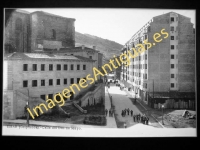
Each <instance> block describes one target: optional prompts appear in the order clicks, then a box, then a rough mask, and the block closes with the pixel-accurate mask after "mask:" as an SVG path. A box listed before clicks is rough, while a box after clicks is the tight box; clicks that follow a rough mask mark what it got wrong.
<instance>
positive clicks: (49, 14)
mask: <svg viewBox="0 0 200 150" xmlns="http://www.w3.org/2000/svg"><path fill="white" fill-rule="evenodd" d="M34 13H43V14H45V15H48V16H52V17H59V18H63V19H72V20H74V21H75V20H76V19H74V18H67V17H63V16H59V15H55V14H51V13H47V12H44V11H34V12H32V13H31V14H34Z"/></svg>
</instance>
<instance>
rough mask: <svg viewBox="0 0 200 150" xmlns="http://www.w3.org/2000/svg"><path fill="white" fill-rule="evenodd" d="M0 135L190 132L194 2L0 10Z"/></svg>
mask: <svg viewBox="0 0 200 150" xmlns="http://www.w3.org/2000/svg"><path fill="white" fill-rule="evenodd" d="M3 26H4V27H3V33H4V35H3V97H2V112H3V114H2V119H3V120H2V135H5V136H51V137H54V136H55V137H196V136H197V133H196V132H197V117H196V110H197V109H196V108H197V96H196V94H197V89H196V88H197V81H196V78H197V75H196V69H197V67H196V59H197V58H196V10H195V9H187V10H186V9H156V8H148V9H147V8H4V23H3Z"/></svg>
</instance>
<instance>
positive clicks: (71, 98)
mask: <svg viewBox="0 0 200 150" xmlns="http://www.w3.org/2000/svg"><path fill="white" fill-rule="evenodd" d="M70 94H71V96H70V100H73V99H74V93H73V92H70Z"/></svg>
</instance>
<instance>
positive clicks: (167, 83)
mask: <svg viewBox="0 0 200 150" xmlns="http://www.w3.org/2000/svg"><path fill="white" fill-rule="evenodd" d="M162 29H164V30H163V31H161V30H162ZM164 32H165V33H164ZM155 33H159V34H160V35H161V36H160V38H158V39H159V40H160V41H159V42H156V41H155V40H154V38H153V37H154V34H155ZM166 33H168V37H167V34H166ZM164 37H166V38H164ZM161 39H162V40H161ZM145 40H147V42H148V43H151V44H152V47H151V48H150V49H148V44H144V41H145ZM137 44H143V46H144V47H145V51H144V52H143V53H142V54H140V55H139V56H138V57H136V58H134V59H133V58H131V64H130V65H129V66H128V67H125V65H122V73H121V80H122V81H123V82H124V83H125V85H126V86H127V87H130V88H132V90H133V93H137V94H138V96H139V97H140V98H141V99H142V100H144V102H146V103H148V102H150V101H151V98H153V99H154V102H156V101H155V99H156V98H157V99H158V100H159V98H160V100H161V99H162V98H164V99H169V98H174V99H180V98H184V99H190V100H194V99H195V33H194V28H193V24H192V23H191V21H190V18H187V17H185V16H182V15H180V14H177V13H174V12H170V13H166V14H163V15H160V16H156V17H153V18H152V19H151V20H150V21H149V22H148V23H147V24H145V25H144V26H143V27H142V28H141V29H140V30H139V31H138V32H137V33H135V34H134V35H133V36H132V38H131V39H130V40H129V41H128V42H127V43H126V44H125V45H124V48H123V49H122V53H127V51H128V50H130V49H131V48H135V46H136V45H137ZM161 101H162V100H161ZM156 103H157V102H156Z"/></svg>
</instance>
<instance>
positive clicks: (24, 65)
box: [23, 64, 86, 71]
mask: <svg viewBox="0 0 200 150" xmlns="http://www.w3.org/2000/svg"><path fill="white" fill-rule="evenodd" d="M76 69H77V70H80V65H79V64H78V65H77V67H76ZM82 69H83V70H86V65H83V67H82ZM37 70H38V64H32V71H37ZM53 70H54V69H53V64H49V71H53ZM56 70H61V64H57V65H56ZM63 70H68V64H64V65H63ZM70 70H74V64H71V65H70ZM23 71H28V64H23ZM41 71H45V64H41Z"/></svg>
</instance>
